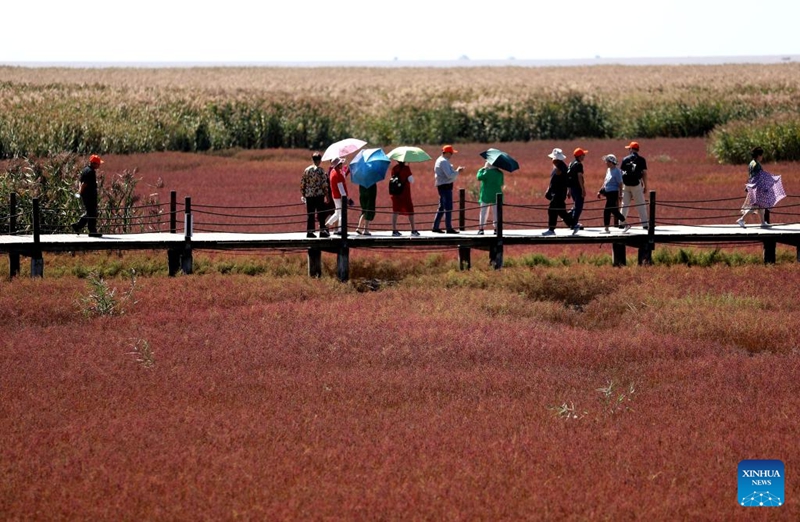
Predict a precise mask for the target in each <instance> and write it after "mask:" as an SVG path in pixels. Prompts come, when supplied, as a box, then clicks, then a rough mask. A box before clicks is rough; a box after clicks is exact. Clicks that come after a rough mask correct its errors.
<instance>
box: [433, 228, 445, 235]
mask: <svg viewBox="0 0 800 522" xmlns="http://www.w3.org/2000/svg"><path fill="white" fill-rule="evenodd" d="M431 232H433V233H435V234H444V230H442V229H441V228H432V229H431Z"/></svg>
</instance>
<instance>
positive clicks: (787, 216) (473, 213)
mask: <svg viewBox="0 0 800 522" xmlns="http://www.w3.org/2000/svg"><path fill="white" fill-rule="evenodd" d="M188 199H190V198H187V200H188ZM799 199H800V196H796V195H787V197H786V199H784V200H783V202H782V203H783V204H781V205H780V206H779V207H776V208H773V209H770V216H771V221H773V222H775V221H780V224H784V225H787V224H796V223H797V222H800V201H798V200H799ZM741 200H742V198H741V197H725V198H716V199H695V200H663V201H662V200H659V201H658V202H657V205H656V207H655V208H657V209H659V210H660V212H658V215H657V216H656V218H655V220H654V222H655V224H656V225H657V226H688V227H701V226H708V225H714V224H719V225H731V226H734V225H735V224H736V219H737V218H738V217H739V216H741V210H742V208H741V205H740V204H739V202H740V201H741ZM734 201H735V202H736V204H735V205H733V204H732V205H726V204H724V203H728V202H734ZM456 203H458V201H456ZM565 203H566V204H565V209H566V210H568V211H569V210H570V207H572V206H573V204H572V202H571V201H570V200H567V201H566V202H565ZM187 204H188V202H187ZM304 206H305V204H304V203H300V202H298V203H287V204H277V205H249V206H230V205H205V204H195V205H192V208H191V210H190V212H191V214H192V216H193V220H192V224H193V226H194V229H196V230H197V231H213V232H218V231H226V230H227V231H239V232H249V231H253V232H256V233H259V231H268V232H270V233H272V232H283V233H286V232H305V231H306V229H307V226H308V220H309V217H310V216H311V217H313V218H314V225H315V227H314V228H315V229H318V223H319V220H318V216H316V212H313V213H308V212H292V211H291V210H289V209H298V207H304ZM438 206H439V205H438V203H426V204H422V205H419V204H417V205H415V210H414V213H413V214H414V217H415V222H416V223H415V226H416V228H417V229H418V230H423V231H424V230H426V229H429V228H430V224H431V223H430V221H432V218H433V215H434V214H435V213H436V211H437V210H438ZM484 206H485V205H484V204H482V203H480V202H479V201H476V200H472V199H465V198H463V195H462V199H461V205H460V206H457V205H456V208H453V210H452V211H451V218H452V219H453V222H454V227H456V228H459V225H456V222H459V223H461V225H460V227H461V228H462V229H464V230H473V229H475V228H479V223H480V219H479V218H478V216H479V213H480V212H481V209H482V208H483V207H484ZM642 206H644V207H645V208H648V207H649V202H648V201H646V202H645V203H643V204H635V203H634V204H629V205H623V204H620V205H617V206H615V207H613V208H614V209H615V210H622V211H623V213H627V215H628V218H629V221H631V222H633V221H637V222H638V221H639V216H638V215H637V214H638V210H640V207H642ZM165 207H167V208H168V209H167V210H165ZM222 209H224V211H223V210H222ZM263 209H268V210H270V212H251V211H253V210H263ZM503 209H504V211H505V213H504V215H503V218H502V220H503V226H504V227H509V229H519V228H537V229H538V228H544V227H547V225H548V217H547V215H548V209H549V205H548V204H538V203H535V202H534V203H507V202H503ZM626 209H627V210H626ZM98 210H99V212H98V214H99V216H98V225H99V226H100V228H101V229H102V228H104V227H105V229H106V230H109V229H110V230H114V231H117V232H120V233H126V232H130V231H132V230H137V231H138V230H162V229H163V228H164V227H166V226H169V227H170V228H171V229H172V230H174V229H176V228H178V227H177V226H176V224H182V223H183V222H184V219H183V218H185V217H186V215H187V208H186V206H185V205H176V204H175V202H173V203H172V204H168V203H152V204H145V205H134V206H131V207H104V208H101V209H98ZM282 210H283V212H281V211H282ZM286 210H289V211H288V212H287V211H286ZM303 210H305V208H303ZM39 211H40V215H41V216H42V217H43V219H42V221H43V222H42V223H40V230H41V231H42V232H43V233H51V232H63V231H67V232H69V230H70V225H71V223H65V222H64V221H65V220H67V219H70V220H71V219H74V217H75V216H76V210H75V209H70V210H66V209H63V208H47V207H43V208H40V209H39ZM604 211H605V201H604V200H603V199H588V198H587V199H586V200H585V202H584V206H583V210H582V213H581V215H580V218H579V220H580V222H581V224H582V225H584V226H593V225H592V224H594V225H595V226H596V225H599V224H600V223H602V221H603V213H604ZM325 212H327V213H328V215H330V214H332V213H333V212H334V209H333V208H331V209H329V210H327V211H325ZM371 212H373V213H374V214H375V218H374V219H373V220H371V221H370V222H369V230H371V231H382V230H392V228H393V227H392V226H391V224H390V223H388V221H389V219H388V218H389V217H391V216H393V215H394V214H395V212H394V210H393V208H392V206H391V205H386V206H377V207H375V209H371ZM648 212H649V208H648ZM362 213H363V209H362V208H360V207H359V206H349V207H348V215H349V219H348V230H349V231H351V232H352V231H355V229H356V226H357V224H358V221H359V218H360V216H361V215H362ZM399 214H400V215H399V216H398V220H397V228H398V229H406V228H408V226H409V225H410V223H408V222H407V216H406V215H404V213H399ZM45 216H47V217H46V218H45ZM27 218H28V216H27V211H26V212H23V211H19V212H16V213H14V214H9V213H4V214H2V215H0V222H5V223H10V222H11V221H12V220H15V221H17V220H18V223H19V225H18V226H17V227H15V228H18V230H14V231H9V232H7V233H11V234H24V233H25V231H27V233H30V230H31V223H29V222H28V221H29V220H28V219H27ZM205 219H207V220H208V221H204V220H205ZM493 221H494V219H493V218H492V214H491V213H489V214H488V215H487V220H486V224H487V225H490V224H491V223H492V222H493ZM559 222H560V220H559ZM715 222H716V223H715ZM261 233H263V232H261Z"/></svg>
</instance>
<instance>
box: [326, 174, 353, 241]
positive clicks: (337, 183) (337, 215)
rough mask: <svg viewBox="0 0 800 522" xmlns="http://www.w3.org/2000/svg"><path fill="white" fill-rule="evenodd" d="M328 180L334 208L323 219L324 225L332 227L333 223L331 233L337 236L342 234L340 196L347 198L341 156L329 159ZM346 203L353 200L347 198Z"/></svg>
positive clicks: (350, 203)
mask: <svg viewBox="0 0 800 522" xmlns="http://www.w3.org/2000/svg"><path fill="white" fill-rule="evenodd" d="M328 182H329V184H330V187H331V197H333V205H334V207H335V209H336V210H334V211H333V214H332V215H331V216H330V217H329V218H328V219H327V220H326V221H325V226H327V227H332V226H333V225H334V224H335V225H336V227H335V228H334V231H333V233H334V234H336V235H337V236H341V235H342V198H347V197H348V194H347V181H346V180H345V171H344V162H343V161H342V159H341V158H334V159H333V160H331V171H330V177H329V179H328ZM347 204H348V205H352V204H353V200H352V199H350V198H348V199H347Z"/></svg>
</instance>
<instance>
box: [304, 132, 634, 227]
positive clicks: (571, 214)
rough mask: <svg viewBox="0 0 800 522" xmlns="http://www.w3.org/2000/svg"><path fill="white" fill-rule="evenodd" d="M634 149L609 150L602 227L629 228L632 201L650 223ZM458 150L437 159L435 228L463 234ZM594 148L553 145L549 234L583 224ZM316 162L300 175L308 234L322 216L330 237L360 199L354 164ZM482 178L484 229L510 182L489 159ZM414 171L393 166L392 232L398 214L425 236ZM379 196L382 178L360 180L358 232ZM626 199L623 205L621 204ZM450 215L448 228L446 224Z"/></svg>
mask: <svg viewBox="0 0 800 522" xmlns="http://www.w3.org/2000/svg"><path fill="white" fill-rule="evenodd" d="M626 148H627V149H628V151H629V153H628V155H627V156H625V158H623V160H622V162H621V163H620V165H619V166H617V158H616V156H614V155H613V154H607V155H605V156H603V161H604V162H605V164H606V168H607V170H606V176H605V180H604V182H603V186H602V188H601V189H600V191H599V192H598V194H597V196H598V198H601V197H605V199H606V205H605V208H604V210H603V224H604V230H603V231H602V232H601V233H606V234H608V233H610V229H609V225H610V221H611V217H612V216H615V217H617V218H618V219H619V221H620V224H621V225H620V226H621V227H622V228H623V231H625V232H627V231H628V230H629V229H630V225H629V224H628V223H627V215H628V211H629V210H630V207H631V206H635V207H636V209H637V211H638V213H639V218H640V219H641V223H642V227H643V228H645V229H647V226H648V222H647V208H646V206H645V200H644V191H645V190H646V186H647V161H646V160H645V158H644V157H642V156H640V155H639V144H638V143H637V142H635V141H633V142H631V143H630V144H629V145H627V146H626ZM457 152H458V151H457V150H455V149H454V148H453V146H452V145H445V146H444V147H442V152H441V155H440V156H439V157H438V158H437V159H436V162H435V164H434V168H433V178H434V183H435V185H436V189H437V191H438V193H439V206H438V208H437V210H436V215H435V217H434V220H433V226H432V228H431V232H434V233H439V234H458V233H459V231H458V230H456V229H455V228H454V227H453V223H452V212H453V184H454V182H455V180H456V178H457V177H458V175H459V174H460V173H461V172H463V171H464V167H462V166H459V167H454V166H453V164H452V163H451V159H452V157H453V155H454V154H456V153H457ZM588 152H589V151H588V150H585V149H583V148H580V147H579V148H577V149H575V150H574V151H573V156H574V160H573V161H572V162H571V163H570V164H569V165H567V164H566V162H565V160H566V159H567V158H566V156H565V155H564V153H563V151H562V150H561V149H553V152H552V153H551V154H549V155H548V157H550V158H551V160H552V162H553V170H552V172H551V175H550V185H549V187H548V189H547V192H546V193H545V197H546V198H547V199H548V200H550V204H549V206H548V212H547V214H548V229H547V230H546V231H545V232H544V233H543V235H554V234H555V227H556V223H557V221H558V218H561V219H562V220H563V221H564V223H565V224H566V225H567V226H568V227H570V228H571V229H572V230H573V234H577V233H578V232H579V231H580V230H582V229H583V225H581V223H580V221H579V219H580V216H581V213H582V211H583V204H584V200H585V199H586V184H585V181H584V170H583V161H584V159H585V158H586V154H587V153H588ZM312 159H313V164H312V165H310V166H309V167H307V168H306V169H305V171H304V172H303V176H302V178H301V181H300V192H301V199H302V201H303V202H305V204H306V211H307V212H308V224H307V237H310V238H311V237H316V235H315V231H316V228H315V223H316V221H318V222H319V234H320V237H329V235H330V232H329V230H330V228H332V229H333V233H334V234H336V235H341V201H342V198H343V197H345V198H347V199H348V201H349V202H350V204H351V205H352V204H354V203H353V200H352V199H351V198H350V197H349V192H348V189H347V181H346V178H347V174H348V168H347V166H346V165H345V164H344V161H343V160H342V159H340V158H334V159H333V160H332V161H331V163H330V167H329V170H328V172H327V173H326V172H325V170H324V169H323V168H322V167H321V166H320V163H321V161H322V155H321V154H320V153H319V152H315V153H314V154H313V155H312ZM476 177H477V180H478V181H479V183H480V192H479V197H478V203H479V204H480V214H479V220H478V232H477V233H478V234H479V235H482V234H484V230H485V228H486V225H487V222H488V218H489V213H490V212H491V214H492V225H493V226H494V227H495V228H496V226H497V209H496V203H495V202H496V200H497V195H498V194H502V191H503V186H504V177H503V171H502V170H501V169H499V168H497V167H495V166H493V165H492V164H491V163H490V162H489V161H487V162H486V163H485V164H484V165H483V166H482V167H481V168H480V169H479V170H478V172H477V176H476ZM412 183H414V176H413V174H412V172H411V168H410V166H409V165H408V163H405V162H402V161H399V162H397V164H395V165H394V167H392V169H391V177H390V181H389V197H390V199H391V202H392V235H393V236H400V235H401V233H400V231H399V230H398V229H397V220H398V216H406V217H408V220H409V224H410V225H411V235H412V236H419V235H420V234H419V231H418V230H417V227H416V223H415V220H414V203H413V201H412V199H411V184H412ZM568 197H570V198H571V199H572V202H573V206H572V209H571V210H569V211H567V204H566V200H567V198H568ZM376 199H377V184H374V185H372V186H370V187H363V186H360V185H359V203H360V205H361V216H360V218H359V221H358V226H357V227H356V231H355V232H356V234H358V235H366V236H369V235H371V233H370V231H369V224H370V222H371V221H372V220H373V219H375V201H376ZM620 202H621V207H620ZM442 221H444V229H442Z"/></svg>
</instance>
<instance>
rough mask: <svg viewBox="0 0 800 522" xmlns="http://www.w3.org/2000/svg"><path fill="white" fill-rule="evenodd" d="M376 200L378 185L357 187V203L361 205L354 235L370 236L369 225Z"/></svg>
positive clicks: (373, 214) (373, 213)
mask: <svg viewBox="0 0 800 522" xmlns="http://www.w3.org/2000/svg"><path fill="white" fill-rule="evenodd" d="M377 199H378V184H377V183H373V184H372V186H369V187H364V186H362V185H359V186H358V202H359V205H361V217H359V218H358V226H357V227H356V234H358V235H364V236H371V235H372V234H370V232H369V224H370V222H371V221H372V220H374V219H375V203H376V201H377Z"/></svg>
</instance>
